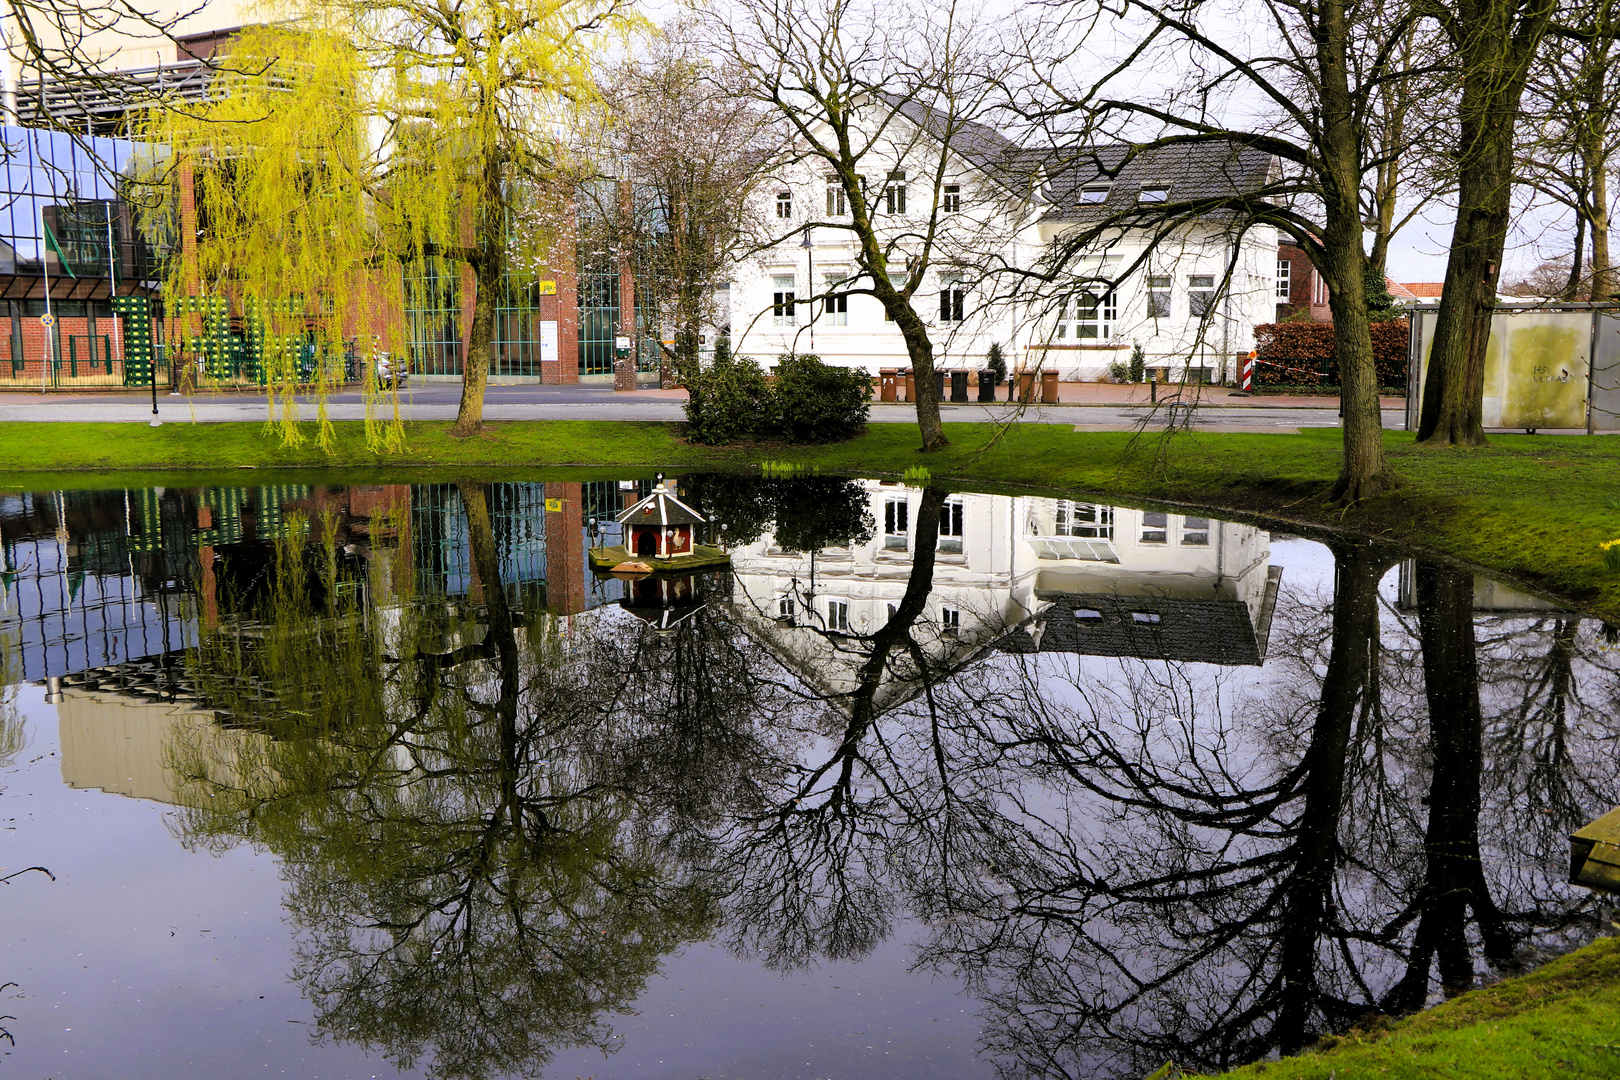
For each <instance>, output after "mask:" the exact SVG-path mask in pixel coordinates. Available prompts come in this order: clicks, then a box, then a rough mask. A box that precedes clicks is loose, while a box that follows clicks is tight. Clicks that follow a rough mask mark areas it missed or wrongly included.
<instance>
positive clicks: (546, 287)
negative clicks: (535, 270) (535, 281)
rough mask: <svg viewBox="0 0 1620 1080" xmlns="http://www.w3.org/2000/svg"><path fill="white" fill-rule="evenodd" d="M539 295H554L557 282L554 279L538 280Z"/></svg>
mask: <svg viewBox="0 0 1620 1080" xmlns="http://www.w3.org/2000/svg"><path fill="white" fill-rule="evenodd" d="M540 295H541V296H556V295H557V283H556V282H555V281H542V282H540Z"/></svg>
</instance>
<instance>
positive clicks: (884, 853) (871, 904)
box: [721, 487, 946, 967]
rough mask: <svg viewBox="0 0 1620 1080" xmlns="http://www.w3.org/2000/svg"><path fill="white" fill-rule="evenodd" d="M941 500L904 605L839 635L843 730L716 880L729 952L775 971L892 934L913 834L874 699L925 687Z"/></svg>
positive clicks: (748, 826) (792, 781) (811, 752)
mask: <svg viewBox="0 0 1620 1080" xmlns="http://www.w3.org/2000/svg"><path fill="white" fill-rule="evenodd" d="M945 496H946V492H945V491H943V490H942V489H938V488H932V487H930V488H925V489H924V490H923V493H922V497H921V500H920V502H919V505H918V508H917V516H916V523H915V528H916V531H915V533H914V534H913V535H915V536H916V537H918V542H917V544H916V550H915V551H914V552H913V556H912V565H911V572H910V575H909V577H908V579H907V583H906V591H905V594H904V596H903V597H902V598H901V601H900V603H899V605H898V606H897V608H896V609H895V611H894V612H893V614H891V615H890V616H889V619H888V621H887V622H886V623H885V624H884V625H883V626H882V627H881V628H879V629H878V630H877V631H876V632H875V633H873V634H872V635H871V636H870V637H869V638H856V637H852V636H847V635H840V636H839V637H840V640H839V642H838V644H839V646H840V648H841V649H844V650H854V651H855V653H856V654H857V655H858V656H860V657H861V662H860V663H859V666H858V668H857V670H856V676H855V683H854V688H853V690H852V691H850V692H849V693H848V694H846V695H841V696H839V697H836V698H834V699H833V700H832V702H831V704H832V705H834V706H835V707H836V708H837V710H838V712H840V713H841V714H842V715H843V716H844V717H845V721H844V723H843V724H842V726H841V728H840V727H833V728H832V729H831V730H830V736H829V738H827V739H826V740H825V741H824V742H822V743H821V744H820V746H821V747H825V749H824V750H823V749H820V747H818V746H810V747H806V748H805V755H806V756H805V760H804V761H801V762H796V763H793V764H792V765H791V766H789V765H788V764H787V763H786V762H784V763H783V764H784V766H785V772H784V774H783V776H782V780H781V783H780V786H779V787H778V788H777V797H778V801H777V802H776V803H775V804H774V805H765V806H763V807H761V809H760V811H759V812H758V813H757V814H753V815H744V816H742V817H741V818H740V819H739V821H738V822H737V825H736V827H735V831H734V834H733V836H732V838H731V842H730V844H729V851H728V852H727V855H726V858H725V862H724V866H723V870H722V875H721V876H722V878H723V879H726V880H729V881H732V882H734V883H735V885H734V887H733V891H732V894H731V897H730V899H729V901H728V905H727V912H726V914H727V921H728V923H729V925H730V928H731V932H732V935H733V943H734V945H735V946H736V947H738V948H741V949H747V950H750V951H752V952H755V953H756V954H758V955H760V956H761V957H762V958H763V959H764V960H765V961H766V962H767V963H768V964H770V965H771V966H773V967H791V966H794V965H797V964H801V963H805V962H807V961H809V960H811V959H814V958H817V957H827V958H834V959H841V958H850V957H856V956H860V955H861V954H863V953H865V952H866V951H868V950H869V949H871V948H872V946H873V945H875V944H876V943H877V942H878V941H880V940H882V938H883V937H884V936H885V935H886V934H887V933H888V930H889V926H890V923H891V919H892V916H893V911H894V903H895V900H896V899H897V895H896V890H895V886H896V884H897V882H896V881H894V880H892V879H891V878H890V876H889V875H891V874H893V873H895V872H896V869H897V868H896V867H895V866H894V865H893V864H892V862H891V859H890V857H889V856H890V853H891V851H892V848H893V846H894V845H895V843H896V842H897V841H898V842H901V843H903V842H904V840H903V838H902V837H900V836H899V835H897V834H898V833H904V834H906V835H912V834H913V833H914V832H915V831H916V829H917V826H918V823H907V822H906V821H905V820H904V819H905V818H906V817H907V807H908V800H907V798H906V794H905V792H904V791H901V790H898V789H896V788H895V787H894V786H892V783H891V780H892V779H893V778H894V777H895V775H896V771H895V769H894V768H892V764H893V761H894V760H895V755H896V753H897V748H896V747H895V746H894V745H893V744H892V743H891V742H890V741H889V740H888V739H887V738H886V737H885V736H884V735H883V734H882V733H881V732H879V731H878V730H877V727H876V725H877V721H878V719H879V713H880V710H879V706H878V698H879V691H880V690H881V689H883V688H884V687H885V685H892V684H894V683H895V682H903V683H922V682H926V681H927V679H928V678H929V670H928V669H929V662H928V660H927V658H926V657H925V656H924V654H923V652H922V650H921V649H920V648H919V647H918V645H917V642H916V641H915V639H914V636H913V633H912V629H913V626H914V625H915V624H916V622H917V620H918V618H919V617H920V616H921V615H922V613H923V608H924V605H925V603H926V602H927V599H928V594H929V592H930V590H931V588H932V585H933V577H934V557H935V543H934V538H935V537H937V536H938V535H939V518H940V510H941V508H942V507H943V506H944V504H945Z"/></svg>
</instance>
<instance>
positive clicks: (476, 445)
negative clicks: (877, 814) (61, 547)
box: [0, 421, 1620, 621]
mask: <svg viewBox="0 0 1620 1080" xmlns="http://www.w3.org/2000/svg"><path fill="white" fill-rule="evenodd" d="M448 427H449V425H448V424H446V423H437V422H435V423H427V422H422V423H412V424H408V425H406V442H405V448H404V450H402V451H400V452H398V453H392V454H388V453H376V452H373V451H371V450H368V449H367V448H366V445H365V439H364V433H363V430H362V428H361V425H360V424H358V423H343V424H338V425H336V429H337V438H336V443H335V445H334V446H333V447H332V448H331V449H330V450H329V451H322V450H319V449H317V448H316V447H314V446H313V445H312V444H309V443H306V444H305V445H303V446H300V447H292V448H288V447H284V446H282V445H281V442H280V439H279V437H278V436H277V435H275V434H274V433H271V432H267V431H266V430H265V428H264V427H263V426H262V425H260V424H188V423H167V424H165V425H164V426H162V427H160V428H150V427H146V426H144V425H139V424H71V423H67V424H32V423H11V424H3V425H0V461H3V462H4V463H5V467H4V470H3V471H0V485H3V486H5V487H8V488H11V489H14V490H16V489H23V488H35V489H40V488H57V487H64V486H69V487H92V486H129V485H136V484H139V485H142V486H144V485H148V484H211V483H232V484H240V483H242V482H243V477H242V472H243V471H244V470H245V469H248V468H252V469H254V470H278V471H280V470H292V469H296V470H301V471H314V472H318V473H320V474H324V476H326V477H329V478H330V479H331V480H333V481H337V480H340V479H344V478H353V479H356V480H361V479H364V480H369V481H372V482H377V481H381V480H388V479H397V480H406V479H411V478H417V477H420V476H421V475H422V471H423V470H425V469H431V470H434V471H435V472H436V473H439V474H441V475H458V476H484V477H503V478H518V477H534V476H537V475H539V474H541V473H543V472H545V471H546V470H548V469H556V468H558V467H562V466H582V467H587V468H595V469H602V470H604V473H603V475H608V474H612V475H625V474H626V473H627V472H629V473H645V472H649V471H651V470H653V469H667V470H699V469H751V468H755V467H757V466H758V464H759V463H760V462H762V461H765V460H771V461H786V462H795V463H800V464H804V465H807V466H812V467H815V468H818V469H820V470H822V471H824V472H848V473H852V474H864V475H892V476H899V475H901V474H902V473H903V472H904V471H905V470H906V469H908V468H912V467H915V466H919V465H920V466H923V467H925V468H927V469H928V471H929V473H930V474H931V475H932V477H933V478H934V479H936V480H940V481H944V482H955V483H960V484H963V485H967V486H981V487H983V486H996V485H1020V486H1022V485H1032V486H1040V487H1046V488H1054V489H1059V490H1062V491H1065V492H1075V493H1090V494H1094V495H1098V496H1108V497H1113V498H1119V499H1126V500H1129V499H1138V500H1158V501H1163V502H1170V503H1178V504H1186V505H1192V506H1200V507H1207V508H1210V509H1212V510H1216V509H1220V510H1227V511H1235V512H1238V513H1241V514H1248V515H1258V516H1262V517H1265V518H1267V519H1269V520H1271V521H1273V522H1276V523H1282V524H1284V525H1287V524H1293V525H1296V526H1327V527H1334V528H1341V529H1347V530H1352V531H1354V532H1357V533H1360V534H1363V535H1367V536H1374V537H1379V538H1384V539H1388V540H1392V541H1396V542H1399V543H1403V544H1408V545H1412V546H1414V547H1419V548H1422V549H1425V550H1427V551H1431V552H1435V553H1438V554H1442V555H1446V556H1449V557H1451V558H1455V559H1458V560H1461V561H1463V562H1465V563H1469V564H1472V565H1474V566H1477V567H1481V568H1484V569H1486V570H1489V571H1491V572H1492V573H1495V574H1498V575H1501V576H1505V577H1509V578H1513V579H1516V580H1518V581H1521V582H1523V583H1526V584H1528V585H1531V586H1533V587H1535V588H1538V589H1541V590H1543V591H1545V592H1549V593H1552V594H1554V595H1557V596H1559V597H1562V598H1564V599H1566V600H1568V601H1570V602H1571V603H1574V604H1577V605H1579V606H1581V607H1583V608H1585V609H1586V610H1588V611H1592V612H1594V613H1596V614H1599V615H1602V616H1604V617H1605V618H1609V619H1611V620H1614V621H1620V575H1615V574H1612V573H1610V572H1608V571H1607V570H1606V569H1605V568H1604V566H1603V561H1602V557H1601V553H1600V551H1599V549H1598V545H1599V544H1600V543H1602V542H1603V541H1606V540H1611V539H1614V538H1616V537H1620V439H1616V438H1603V437H1594V438H1583V437H1569V436H1549V435H1502V436H1496V437H1494V438H1493V439H1492V442H1491V445H1490V446H1487V447H1484V448H1481V449H1474V450H1462V449H1438V450H1437V449H1428V448H1419V447H1417V446H1415V445H1413V442H1412V439H1411V436H1410V435H1408V434H1406V433H1404V432H1389V433H1388V434H1387V435H1386V441H1387V445H1388V449H1389V455H1390V459H1391V461H1392V463H1393V465H1394V467H1395V468H1396V469H1397V470H1398V471H1399V472H1400V473H1401V475H1402V476H1403V477H1404V478H1405V480H1406V484H1405V486H1404V487H1402V488H1401V489H1400V490H1398V491H1396V492H1394V493H1392V494H1390V495H1387V496H1383V497H1380V498H1378V499H1374V500H1369V501H1368V502H1366V503H1364V504H1363V505H1361V506H1358V507H1356V508H1355V509H1353V510H1351V511H1349V512H1343V511H1340V510H1337V509H1334V508H1332V507H1329V506H1327V505H1325V503H1324V502H1323V500H1322V493H1323V491H1324V490H1325V488H1326V487H1327V485H1328V484H1329V483H1330V482H1331V481H1332V479H1333V477H1334V476H1335V475H1336V474H1337V471H1338V460H1339V438H1340V436H1339V432H1338V431H1337V430H1336V429H1331V428H1323V429H1311V430H1306V431H1304V432H1301V433H1287V434H1263V435H1250V434H1235V433H1234V434H1228V433H1194V434H1179V435H1176V436H1174V437H1173V438H1168V439H1166V438H1165V437H1163V436H1161V435H1157V434H1152V435H1146V436H1143V437H1140V438H1138V437H1135V436H1133V435H1132V434H1131V433H1127V432H1076V431H1075V430H1073V429H1072V428H1070V427H1069V426H1067V425H1056V424H1025V425H1020V426H1018V427H1014V428H1012V429H1010V430H1009V431H1007V432H1006V433H1005V435H1004V436H1003V437H1001V438H1000V439H999V440H995V439H993V436H994V435H995V434H996V432H995V429H994V428H993V427H992V426H991V425H988V424H948V425H946V430H947V433H948V435H949V436H950V438H951V440H952V446H951V447H950V448H949V449H947V450H944V451H941V452H939V453H934V454H923V453H920V452H919V451H918V449H917V442H918V439H917V433H916V430H915V429H914V428H913V427H911V426H910V425H904V424H873V425H872V426H871V427H870V428H869V429H868V431H867V433H866V434H865V435H864V436H862V437H861V438H859V439H855V440H852V441H850V442H846V443H838V444H835V445H831V446H768V445H765V446H762V445H748V446H727V447H707V446H696V445H691V444H688V443H686V442H684V441H683V440H682V439H681V437H680V434H681V427H680V425H678V424H671V423H628V422H598V421H541V422H511V423H496V424H491V425H489V430H488V433H487V434H486V435H484V436H481V437H477V438H472V439H456V438H452V437H451V436H450V435H449V434H448Z"/></svg>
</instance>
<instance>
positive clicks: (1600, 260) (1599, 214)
mask: <svg viewBox="0 0 1620 1080" xmlns="http://www.w3.org/2000/svg"><path fill="white" fill-rule="evenodd" d="M1605 134H1607V133H1606V132H1602V133H1599V137H1598V138H1597V139H1596V140H1595V143H1596V145H1595V147H1594V149H1595V150H1596V153H1595V154H1594V155H1593V160H1592V161H1591V162H1590V163H1589V164H1590V167H1591V169H1592V195H1591V199H1590V208H1589V213H1588V217H1587V223H1586V224H1587V228H1588V229H1589V230H1590V231H1591V233H1592V288H1591V290H1590V291H1589V292H1588V293H1587V296H1588V297H1589V298H1590V299H1591V300H1592V301H1593V302H1594V303H1604V302H1606V301H1608V300H1610V299H1612V298H1613V296H1614V294H1615V291H1616V288H1617V286H1620V281H1617V280H1616V274H1615V268H1614V265H1613V264H1612V263H1611V262H1610V261H1609V161H1608V155H1607V153H1606V152H1605V150H1604V146H1603V138H1602V136H1603V135H1605Z"/></svg>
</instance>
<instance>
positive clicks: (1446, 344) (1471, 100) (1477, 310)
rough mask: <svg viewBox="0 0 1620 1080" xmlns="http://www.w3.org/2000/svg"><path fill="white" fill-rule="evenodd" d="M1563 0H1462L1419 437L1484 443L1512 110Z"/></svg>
mask: <svg viewBox="0 0 1620 1080" xmlns="http://www.w3.org/2000/svg"><path fill="white" fill-rule="evenodd" d="M1557 10H1558V5H1557V3H1556V0H1458V2H1457V3H1456V4H1455V5H1454V7H1453V8H1452V10H1451V11H1450V12H1449V15H1450V18H1449V19H1448V20H1447V21H1446V23H1445V25H1446V26H1447V27H1448V32H1449V33H1450V34H1451V36H1452V45H1453V48H1454V50H1455V52H1456V56H1457V62H1458V64H1459V65H1460V66H1461V68H1462V84H1463V85H1462V101H1461V103H1460V105H1459V106H1458V110H1457V120H1458V125H1457V126H1458V139H1457V150H1458V153H1457V171H1458V175H1459V182H1458V190H1457V220H1456V224H1455V225H1454V226H1453V228H1452V233H1451V254H1450V256H1449V258H1448V259H1447V262H1446V284H1445V292H1444V294H1443V295H1442V296H1441V298H1440V312H1439V316H1438V318H1437V319H1436V321H1435V328H1434V344H1433V346H1432V347H1431V348H1430V351H1429V368H1428V375H1427V378H1426V380H1425V382H1424V386H1423V409H1422V414H1421V417H1420V419H1419V421H1418V436H1417V437H1418V442H1420V443H1426V444H1428V445H1431V446H1455V445H1461V446H1483V445H1484V444H1485V426H1484V410H1485V403H1484V394H1485V346H1486V344H1487V343H1488V342H1489V341H1490V330H1491V315H1492V313H1493V312H1494V311H1495V308H1496V283H1497V276H1498V274H1500V272H1501V268H1502V248H1503V246H1504V244H1505V243H1506V241H1507V226H1508V220H1509V217H1510V216H1511V212H1512V198H1513V176H1514V159H1513V150H1514V146H1513V135H1514V123H1513V121H1514V118H1515V117H1516V116H1517V115H1518V112H1519V103H1520V100H1521V99H1522V98H1523V96H1524V88H1525V83H1526V81H1527V79H1528V75H1529V68H1530V63H1531V60H1532V59H1533V57H1534V56H1535V53H1536V51H1537V48H1538V47H1539V45H1540V43H1541V38H1542V35H1543V34H1544V33H1545V32H1546V28H1547V25H1548V23H1549V21H1550V20H1551V18H1552V15H1553V13H1554V12H1556V11H1557Z"/></svg>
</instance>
